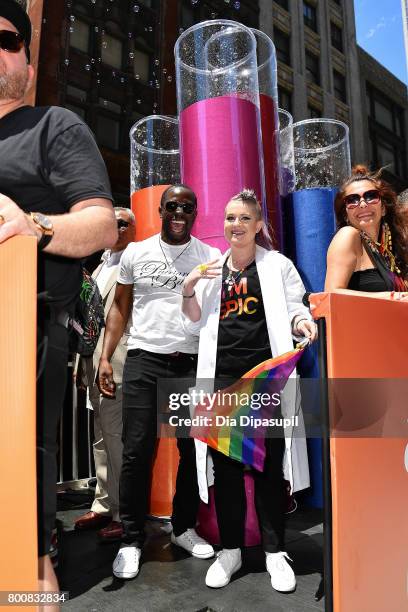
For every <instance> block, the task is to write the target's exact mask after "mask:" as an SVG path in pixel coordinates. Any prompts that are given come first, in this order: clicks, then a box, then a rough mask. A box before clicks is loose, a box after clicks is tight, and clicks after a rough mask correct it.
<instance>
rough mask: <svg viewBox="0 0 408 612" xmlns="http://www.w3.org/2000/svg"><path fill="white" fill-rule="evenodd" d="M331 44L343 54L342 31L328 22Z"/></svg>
mask: <svg viewBox="0 0 408 612" xmlns="http://www.w3.org/2000/svg"><path fill="white" fill-rule="evenodd" d="M330 31H331V44H332V46H333V47H334V48H335V49H337V50H338V51H341V52H342V53H343V30H342V29H341V28H339V27H338V26H336V24H335V23H333V22H330Z"/></svg>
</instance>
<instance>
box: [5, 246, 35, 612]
mask: <svg viewBox="0 0 408 612" xmlns="http://www.w3.org/2000/svg"><path fill="white" fill-rule="evenodd" d="M36 281H37V243H36V239H35V238H31V237H28V236H19V237H17V238H12V239H10V240H7V241H6V242H5V243H3V244H0V286H1V297H0V341H1V351H0V372H1V378H2V381H1V394H0V398H1V399H0V401H1V411H0V415H1V424H0V483H1V489H0V491H1V501H0V542H1V554H0V591H36V590H38V581H37V574H38V568H37V521H36V495H37V493H36V456H35V435H36V434H35V432H36V410H35V402H36V398H35V376H36V307H37V303H36V296H37V287H36ZM7 609H9V608H7ZM13 609H14V610H15V609H16V607H13ZM17 609H19V610H20V609H21V610H28V609H29V608H27V607H21V606H18V607H17ZM31 609H32V608H31Z"/></svg>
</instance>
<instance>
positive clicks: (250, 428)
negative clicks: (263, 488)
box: [190, 341, 308, 471]
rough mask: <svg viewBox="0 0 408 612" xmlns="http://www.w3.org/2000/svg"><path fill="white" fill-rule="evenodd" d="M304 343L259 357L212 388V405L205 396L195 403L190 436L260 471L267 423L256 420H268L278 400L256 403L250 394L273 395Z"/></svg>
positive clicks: (301, 350)
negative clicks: (216, 388) (246, 369)
mask: <svg viewBox="0 0 408 612" xmlns="http://www.w3.org/2000/svg"><path fill="white" fill-rule="evenodd" d="M307 344H308V341H304V342H302V343H300V344H298V345H297V347H296V348H295V349H294V350H293V351H289V352H288V353H285V354H283V355H280V356H279V357H275V358H272V359H267V360H266V361H263V362H262V363H260V364H259V365H257V366H255V367H254V368H252V370H249V372H246V373H245V374H244V375H243V376H242V377H241V378H240V379H239V380H237V381H236V382H235V383H234V384H232V385H230V386H229V387H227V388H225V389H222V390H220V391H217V392H214V394H212V395H213V396H215V399H214V397H213V404H212V405H211V402H210V399H209V398H207V399H206V400H205V401H203V402H202V403H200V404H198V405H197V406H196V409H195V412H194V417H198V418H197V419H196V418H195V421H196V422H198V423H199V424H198V425H194V426H193V427H192V428H191V431H190V436H191V437H192V438H196V439H197V440H201V441H202V442H205V443H206V444H208V446H211V448H214V449H215V450H218V451H219V452H221V453H223V454H224V455H227V457H231V458H232V459H235V460H236V461H241V462H242V463H245V464H248V465H251V466H252V467H254V468H256V469H257V470H260V471H262V470H263V467H264V462H265V433H266V429H267V427H268V426H270V425H269V424H266V423H265V424H260V423H259V421H262V422H263V421H265V422H266V421H268V423H269V422H270V419H272V418H273V417H274V413H275V412H276V408H277V407H279V404H276V402H272V405H271V404H268V405H266V406H264V405H259V403H260V402H254V398H255V397H259V396H260V395H261V394H264V396H265V397H266V396H269V397H270V398H272V397H274V396H275V399H276V397H277V396H278V394H280V392H281V391H282V390H283V389H284V387H285V385H286V383H287V380H288V378H289V376H290V374H291V373H292V371H293V370H294V368H295V367H296V364H297V362H298V361H299V359H300V357H301V356H302V354H303V351H304V350H305V348H306V346H307ZM255 419H257V421H255ZM257 423H258V424H257Z"/></svg>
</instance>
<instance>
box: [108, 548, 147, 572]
mask: <svg viewBox="0 0 408 612" xmlns="http://www.w3.org/2000/svg"><path fill="white" fill-rule="evenodd" d="M141 554H142V551H141V550H140V548H138V547H137V546H127V545H126V544H125V545H122V546H121V547H120V548H119V552H118V554H117V555H116V558H115V560H114V562H113V575H114V576H116V578H125V579H126V580H129V579H130V578H135V577H136V576H137V575H138V573H139V563H140V555H141Z"/></svg>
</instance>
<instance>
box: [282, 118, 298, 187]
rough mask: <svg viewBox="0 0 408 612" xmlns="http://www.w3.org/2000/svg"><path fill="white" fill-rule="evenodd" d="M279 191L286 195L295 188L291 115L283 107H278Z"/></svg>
mask: <svg viewBox="0 0 408 612" xmlns="http://www.w3.org/2000/svg"><path fill="white" fill-rule="evenodd" d="M278 116H279V156H280V193H281V195H282V196H287V195H288V194H289V193H291V192H292V191H294V190H295V152H294V150H293V117H292V115H291V114H290V113H289V112H288V111H287V110H284V109H283V108H278Z"/></svg>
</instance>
